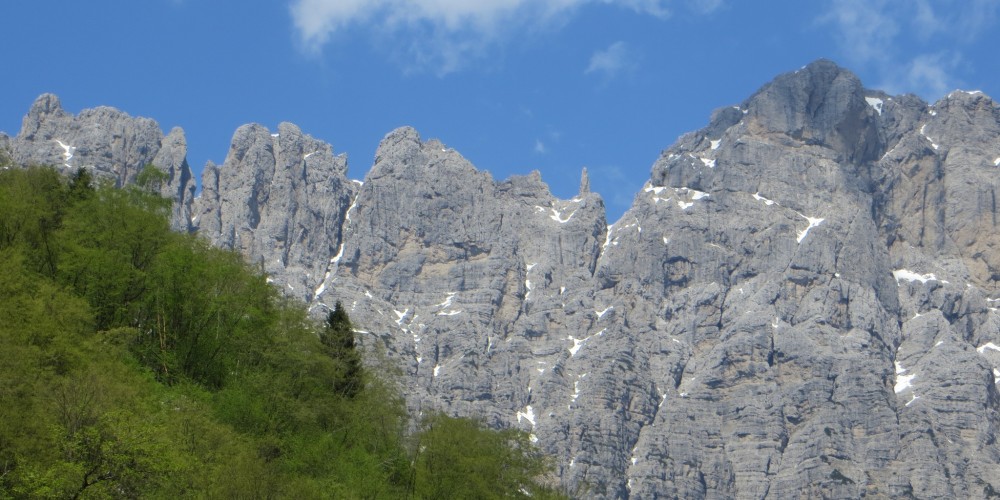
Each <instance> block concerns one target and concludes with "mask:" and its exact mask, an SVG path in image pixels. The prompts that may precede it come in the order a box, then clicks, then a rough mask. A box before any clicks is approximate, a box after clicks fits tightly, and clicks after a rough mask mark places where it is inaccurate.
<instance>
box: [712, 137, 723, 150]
mask: <svg viewBox="0 0 1000 500" xmlns="http://www.w3.org/2000/svg"><path fill="white" fill-rule="evenodd" d="M721 142H722V139H716V140H714V141H712V150H713V151H714V150H716V149H719V143H721Z"/></svg>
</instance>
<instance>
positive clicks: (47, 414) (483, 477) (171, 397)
mask: <svg viewBox="0 0 1000 500" xmlns="http://www.w3.org/2000/svg"><path fill="white" fill-rule="evenodd" d="M149 168H154V169H155V167H149ZM149 168H147V170H149ZM142 178H143V179H144V184H143V186H139V187H128V188H124V189H117V188H115V187H113V186H112V185H110V184H108V183H101V182H99V181H97V182H96V185H95V180H94V179H93V178H92V177H91V176H90V174H88V173H87V172H86V171H85V170H80V171H78V172H77V173H76V174H75V175H73V176H71V177H70V178H68V179H67V178H64V177H62V176H60V175H59V174H58V173H56V172H55V171H54V170H52V169H47V168H28V169H20V168H11V169H6V170H2V171H0V345H2V346H3V348H2V349H0V499H2V498H135V497H148V498H160V497H171V498H173V497H199V498H200V497H238V498H272V497H302V498H443V497H447V498H501V497H502V498H510V497H515V498H516V497H524V496H526V495H529V494H530V495H535V496H534V497H535V498H539V497H541V498H545V497H547V496H551V495H554V493H553V492H552V490H551V489H549V488H546V487H545V486H543V485H542V484H541V480H542V479H543V478H544V476H545V474H546V473H547V472H548V470H549V465H548V461H546V459H545V458H544V457H543V456H542V455H541V454H539V452H538V450H537V449H535V448H534V447H533V446H531V444H530V442H529V441H528V440H527V435H526V434H524V433H523V432H520V431H516V430H503V431H493V430H490V429H488V428H486V427H485V426H483V425H482V424H480V423H478V422H475V421H471V420H466V419H459V418H452V417H446V416H443V415H433V416H430V417H428V418H427V419H425V420H424V421H423V422H422V423H421V424H420V425H419V426H418V429H417V430H416V431H415V432H407V429H408V428H409V427H411V426H409V425H408V423H409V421H410V417H409V416H408V415H407V414H406V412H405V409H404V405H403V400H402V397H401V396H400V394H399V393H398V390H397V389H396V388H395V386H394V384H393V381H392V380H391V379H388V378H387V377H384V376H377V375H382V374H384V373H388V372H391V371H392V370H389V369H384V367H377V368H376V369H371V368H366V366H365V363H363V362H362V359H363V358H362V355H361V353H359V352H358V350H357V347H356V345H355V342H354V329H353V326H352V325H351V321H350V318H349V317H348V315H347V312H346V311H345V310H344V308H343V307H342V306H341V305H340V304H339V303H338V304H337V306H336V308H335V309H334V310H333V311H331V312H330V313H329V315H328V317H327V318H326V321H325V322H323V323H321V324H320V323H317V322H315V321H313V320H312V319H310V318H309V316H308V314H307V313H306V309H305V307H304V305H303V304H300V303H295V302H292V301H289V300H287V299H285V298H282V297H281V296H280V295H279V294H278V293H277V292H276V291H275V290H274V289H273V288H272V287H271V286H270V285H268V284H267V281H266V276H264V275H262V274H260V273H259V272H257V271H255V270H254V269H253V267H252V266H248V265H247V264H246V263H245V262H244V261H243V260H242V259H241V258H240V257H239V255H237V254H235V253H233V252H229V251H224V250H220V249H217V248H213V247H211V246H210V245H208V244H207V243H206V242H204V241H203V240H201V239H199V238H198V237H197V236H194V235H188V234H180V233H174V232H171V231H169V225H168V223H167V216H168V213H169V208H170V207H169V202H168V201H166V200H164V199H163V198H160V197H159V196H158V195H156V194H155V193H156V191H157V190H158V187H157V186H156V185H155V184H156V183H157V182H159V181H160V180H162V179H159V178H158V177H157V176H156V175H155V172H149V173H148V174H147V175H145V176H142ZM383 363H386V362H385V361H383Z"/></svg>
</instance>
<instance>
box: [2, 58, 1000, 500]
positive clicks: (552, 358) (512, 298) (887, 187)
mask: <svg viewBox="0 0 1000 500" xmlns="http://www.w3.org/2000/svg"><path fill="white" fill-rule="evenodd" d="M46 99H52V98H49V97H43V98H42V99H40V101H39V102H38V103H36V104H35V106H34V107H33V108H32V112H31V113H29V118H31V117H32V116H35V115H40V116H48V115H45V114H44V113H40V112H38V111H36V108H37V109H43V108H45V102H46ZM101 109H103V108H101ZM60 113H61V112H60ZM49 114H50V115H51V114H53V113H49ZM87 114H88V112H84V113H81V115H80V116H78V117H76V118H71V117H70V118H67V117H65V116H63V115H61V114H59V113H56V114H55V116H59V118H58V120H61V121H58V120H56V119H49V120H35V119H32V120H30V121H29V118H26V120H25V124H26V125H25V128H26V129H28V130H29V132H25V131H22V133H21V134H20V135H19V136H18V137H17V138H13V139H10V140H7V142H9V143H10V144H11V146H10V147H11V149H12V150H13V151H14V153H15V154H14V156H15V158H17V159H19V161H22V162H48V163H61V162H63V161H64V160H65V161H66V162H69V160H68V159H65V157H64V156H59V155H60V154H61V152H62V151H63V149H62V146H60V145H59V144H57V143H56V142H55V139H59V140H62V141H64V142H63V143H65V139H63V137H64V136H66V137H68V134H69V130H73V129H72V128H71V127H70V125H65V123H85V120H84V118H82V117H84V116H85V115H87ZM38 122H41V123H43V124H45V123H52V125H46V126H49V127H50V128H49V129H47V130H49V131H48V132H46V133H45V134H42V135H39V134H37V133H31V132H30V130H36V129H39V126H37V125H34V124H35V123H38ZM29 123H30V124H32V125H30V126H29ZM76 126H77V127H79V128H82V127H83V125H76ZM67 127H70V128H67ZM171 136H174V133H173V132H172V133H171ZM168 137H169V136H168ZM181 137H182V135H181ZM72 138H74V139H75V136H74V137H72ZM46 141H47V142H46ZM49 143H51V144H49ZM73 144H75V143H73ZM94 147H95V148H96V147H97V146H94ZM46 148H47V149H46ZM56 148H59V149H56ZM25 152H27V153H25ZM46 155H47V156H46ZM74 159H75V158H74ZM129 165H131V164H129ZM178 165H181V164H178ZM182 165H183V166H184V168H186V163H182ZM998 165H1000V107H998V105H997V104H996V103H995V102H994V101H992V100H991V99H989V98H988V97H986V96H984V95H982V94H980V93H975V92H961V91H956V92H954V93H952V94H950V95H949V96H947V97H946V98H944V99H942V100H941V101H939V102H938V103H936V104H934V105H928V104H926V103H924V102H923V101H921V100H920V99H918V98H916V97H913V96H894V97H893V96H888V95H885V94H884V93H881V92H877V91H871V90H866V89H865V88H864V87H863V85H862V84H861V82H860V81H859V80H858V79H857V77H855V76H854V75H853V74H851V73H850V72H848V71H846V70H844V69H842V68H839V67H837V66H836V65H835V64H833V63H831V62H828V61H818V62H816V63H813V64H810V65H809V66H806V67H804V68H802V69H800V70H799V71H796V72H793V73H788V74H785V75H781V76H779V77H778V78H776V79H775V80H774V81H772V82H771V83H768V84H767V85H765V86H764V87H762V88H761V89H760V90H759V91H758V92H757V93H755V94H754V95H753V96H751V97H750V98H749V99H747V100H746V101H745V102H743V103H741V104H740V105H738V106H732V107H726V108H721V109H719V110H717V111H716V112H715V113H713V114H712V117H711V120H710V122H709V124H708V126H707V127H705V128H704V129H702V130H699V131H696V132H692V133H690V134H687V135H685V136H683V137H681V138H680V139H679V140H678V141H677V142H676V143H675V144H674V145H673V146H671V147H670V148H669V149H667V150H665V151H664V152H663V153H662V154H661V156H660V158H659V159H658V160H657V161H656V162H655V164H654V165H653V168H652V171H651V176H650V180H649V182H648V183H647V184H646V186H645V187H644V189H643V190H642V191H641V192H640V193H638V194H637V195H636V198H635V201H634V203H633V205H632V207H631V208H630V209H629V211H628V212H626V213H625V215H624V216H623V217H622V218H621V219H620V220H619V221H617V222H615V223H614V224H613V225H611V226H607V225H606V224H607V223H606V221H605V214H604V206H603V202H602V200H601V198H600V196H599V195H597V194H596V193H591V192H590V190H589V185H588V184H589V183H588V181H587V179H586V173H585V172H584V178H583V180H582V181H581V189H580V194H579V195H578V196H576V197H574V198H573V199H570V200H561V199H558V198H556V197H554V196H553V195H552V194H551V193H550V192H549V191H548V188H547V187H546V186H545V184H544V183H542V182H541V179H540V177H539V176H538V174H537V173H533V174H531V175H528V176H525V177H514V178H511V179H508V180H505V181H496V180H494V179H492V177H491V176H490V175H489V174H488V173H486V172H481V171H478V170H476V169H475V167H474V166H472V165H471V164H470V163H469V162H468V161H466V160H465V159H464V158H462V157H461V155H459V154H458V153H457V152H455V151H454V150H451V149H449V148H447V147H446V146H444V145H443V144H441V143H440V142H438V141H436V140H431V141H423V140H422V139H421V138H420V137H419V136H418V134H417V133H416V131H414V130H412V129H409V128H402V129H399V130H396V131H394V132H392V133H390V134H389V135H387V136H386V137H385V139H384V140H383V141H382V144H381V145H380V147H379V149H378V151H377V153H376V159H375V162H374V165H373V166H372V169H371V171H370V172H369V173H368V175H367V177H366V179H365V182H364V183H363V184H361V185H358V184H357V183H353V182H351V181H349V180H347V178H346V177H345V176H346V164H345V160H344V159H343V158H342V157H335V156H333V154H332V151H331V150H330V147H329V146H328V145H325V144H322V143H320V142H318V141H316V140H314V139H312V138H310V137H308V136H305V135H303V134H302V133H301V132H300V131H299V130H298V129H297V128H295V127H294V126H292V125H288V124H283V125H282V126H280V127H279V131H278V134H276V136H272V135H271V134H269V133H268V131H267V130H265V129H263V128H262V127H260V126H256V125H250V126H245V127H241V128H240V129H239V130H238V131H237V133H236V134H235V136H234V140H233V145H232V147H231V149H230V154H229V156H228V157H227V159H226V163H225V164H224V165H223V166H222V167H220V168H217V167H214V166H212V165H210V166H209V167H207V168H206V170H205V177H204V181H203V186H204V191H203V194H202V196H201V198H200V199H199V200H198V201H197V202H196V203H195V204H194V206H195V212H194V213H196V214H197V217H196V218H194V219H192V222H191V225H192V226H193V227H195V228H197V229H198V230H199V231H200V232H201V233H202V234H204V235H205V236H206V237H208V238H210V239H211V240H212V241H213V242H214V243H216V244H218V245H222V246H227V247H235V248H239V249H241V250H242V251H243V252H244V254H246V255H247V256H248V258H250V259H252V260H253V261H255V262H257V261H259V262H261V263H262V265H263V267H264V269H265V270H267V271H268V272H269V273H270V274H271V275H272V276H273V279H274V280H275V282H276V284H278V285H280V286H282V287H283V288H285V289H286V291H287V292H288V293H289V294H291V295H293V296H296V297H300V298H302V299H304V300H308V301H312V302H313V307H315V308H316V309H317V310H322V309H323V307H332V306H333V304H334V303H335V302H336V301H338V300H339V301H341V302H343V303H344V305H345V306H347V307H348V308H349V311H350V313H351V317H352V319H354V320H355V323H356V324H357V325H360V327H361V330H360V331H359V332H358V335H359V340H360V341H361V342H363V343H365V344H369V345H372V344H380V345H384V346H385V348H386V350H387V352H388V353H389V355H390V356H392V357H394V358H395V359H397V360H399V362H400V364H401V366H402V367H403V370H404V374H405V375H404V382H405V384H406V386H407V393H408V403H409V405H410V406H411V407H412V408H413V409H415V410H419V409H421V408H435V409H444V410H445V411H448V412H450V413H454V414H460V415H474V416H480V417H482V418H484V419H486V420H487V421H488V422H489V423H490V424H491V425H495V426H519V427H521V428H524V429H526V430H529V431H531V432H532V434H533V435H534V436H535V437H536V438H537V440H538V441H537V442H538V445H539V446H541V447H542V448H544V449H545V450H547V451H548V452H550V453H551V454H553V455H554V456H555V457H557V461H558V473H559V476H560V479H561V481H562V482H563V484H564V486H565V487H567V488H568V489H569V490H570V491H578V492H583V491H586V494H585V496H588V497H597V498H628V497H633V498H657V497H693V498H698V497H739V498H759V497H772V498H785V497H798V496H807V495H808V496H822V497H838V498H855V497H860V496H871V495H874V496H905V495H913V496H916V497H939V496H946V495H951V496H961V497H981V496H986V495H988V494H992V493H994V492H997V491H1000V479H998V478H1000V466H998V463H1000V446H998V444H997V442H996V434H997V431H998V426H1000V420H998V419H1000V416H998V413H997V411H998V409H1000V394H998V392H997V387H996V382H997V380H996V379H997V378H1000V371H998V368H1000V316H998V312H997V309H996V308H994V307H993V305H994V302H995V301H997V300H1000V290H998V279H1000V253H998V251H997V250H998V249H997V248H996V246H997V243H998V238H1000V237H998V236H997V234H998V233H997V228H996V225H997V206H996V191H997V183H998V182H997V180H996V179H997V176H996V172H997V168H998ZM159 166H161V168H164V167H163V165H159ZM129 168H134V167H129ZM112 171H113V172H118V171H115V170H112ZM124 171H126V172H127V171H128V170H127V169H125V170H124ZM119 175H122V176H123V177H122V178H123V179H124V180H125V181H126V182H127V181H128V180H129V178H128V177H127V176H126V175H124V174H119ZM180 177H183V175H181V176H180ZM172 189H173V188H172ZM177 193H178V194H175V195H174V196H176V197H178V199H179V200H180V201H182V202H184V200H185V199H189V198H185V197H184V196H185V193H189V191H183V192H182V191H178V192H177ZM181 205H182V206H183V203H181ZM182 222H183V220H182ZM180 225H181V226H183V224H180Z"/></svg>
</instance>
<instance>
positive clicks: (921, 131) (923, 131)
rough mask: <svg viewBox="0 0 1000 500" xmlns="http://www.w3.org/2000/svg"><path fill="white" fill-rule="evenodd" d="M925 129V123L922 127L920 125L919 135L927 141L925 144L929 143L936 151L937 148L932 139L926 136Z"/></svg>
mask: <svg viewBox="0 0 1000 500" xmlns="http://www.w3.org/2000/svg"><path fill="white" fill-rule="evenodd" d="M926 129H927V124H926V123H925V124H923V125H921V126H920V135H922V136H924V139H927V142H930V143H931V147H932V148H934V149H938V147H939V146H938V145H937V144H935V143H934V139H931V138H930V136H928V135H927V132H926Z"/></svg>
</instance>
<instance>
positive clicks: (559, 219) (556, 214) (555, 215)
mask: <svg viewBox="0 0 1000 500" xmlns="http://www.w3.org/2000/svg"><path fill="white" fill-rule="evenodd" d="M575 213H576V210H574V211H572V212H570V213H569V216H568V217H566V218H565V219H563V218H562V213H560V212H559V211H558V210H556V209H555V208H553V209H552V215H550V216H549V218H550V219H552V220H554V221H556V222H558V223H560V224H565V223H567V222H569V220H570V219H572V218H573V214H575Z"/></svg>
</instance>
